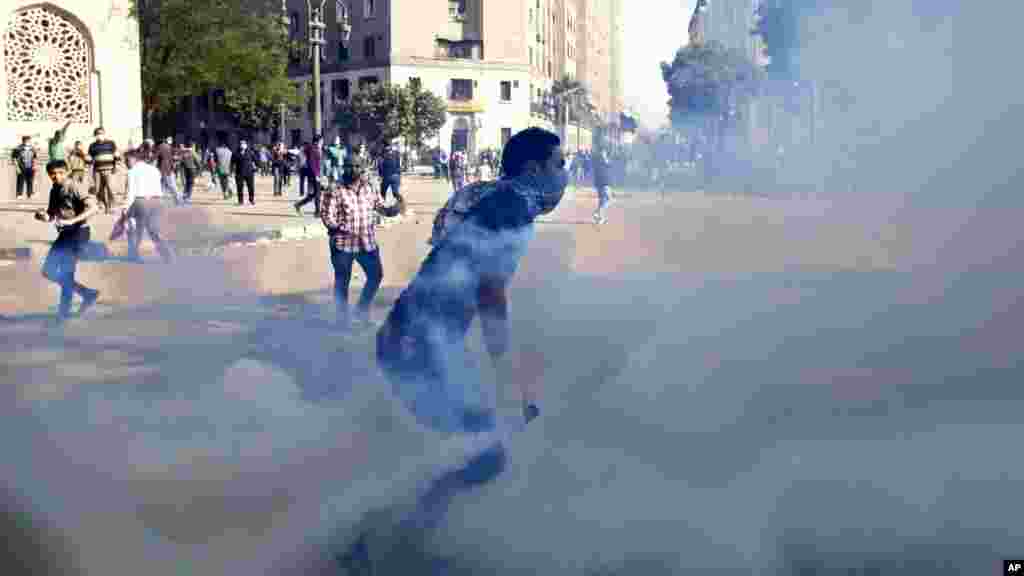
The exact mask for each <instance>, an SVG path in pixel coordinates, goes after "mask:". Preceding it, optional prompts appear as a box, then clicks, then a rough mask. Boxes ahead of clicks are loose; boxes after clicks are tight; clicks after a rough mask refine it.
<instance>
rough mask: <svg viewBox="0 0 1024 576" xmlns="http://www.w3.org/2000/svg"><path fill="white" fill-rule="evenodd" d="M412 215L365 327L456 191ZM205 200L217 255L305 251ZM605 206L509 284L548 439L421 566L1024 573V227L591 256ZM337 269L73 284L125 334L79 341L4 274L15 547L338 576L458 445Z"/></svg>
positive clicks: (818, 222) (916, 227)
mask: <svg viewBox="0 0 1024 576" xmlns="http://www.w3.org/2000/svg"><path fill="white" fill-rule="evenodd" d="M409 188H410V191H409V197H410V199H411V201H412V202H413V208H414V210H415V212H416V213H417V215H418V216H419V222H417V221H416V219H415V218H414V219H412V220H409V221H405V222H401V223H398V224H395V225H393V226H391V227H389V228H388V229H386V230H384V231H383V232H382V234H383V242H384V245H383V247H382V251H383V254H384V255H385V260H387V259H389V258H390V259H392V260H393V261H395V262H397V263H395V264H391V268H390V271H389V272H388V274H389V277H388V278H387V280H386V282H385V284H386V286H385V288H384V290H383V291H382V294H381V295H380V297H379V299H378V307H377V308H376V309H375V311H374V314H375V315H377V316H380V315H381V314H383V313H384V312H385V306H387V305H388V304H389V303H390V302H391V301H392V300H393V299H394V297H395V296H396V295H397V290H398V288H399V287H400V286H401V285H402V283H403V282H404V280H405V279H406V278H407V277H408V275H409V274H411V273H412V272H413V271H414V270H415V265H416V264H417V263H418V260H419V258H421V257H422V254H424V253H425V246H424V241H425V239H426V237H427V235H428V233H429V220H430V218H429V216H430V213H431V212H432V211H433V210H435V209H436V207H437V205H438V204H439V202H440V197H441V196H442V195H443V193H444V191H443V189H441V188H434V187H431V186H430V185H429V184H428V183H417V184H412V185H410V186H409ZM430 194H436V196H433V197H432V196H430ZM264 195H265V193H264ZM201 203H202V205H203V207H204V210H203V213H204V214H210V216H208V218H209V221H213V222H217V223H218V224H217V226H218V227H219V226H223V228H217V227H215V228H217V229H224V230H228V229H232V230H239V229H249V228H251V227H258V226H264V225H270V226H273V225H275V222H277V220H275V219H280V220H285V219H293V220H298V218H297V217H294V216H289V215H288V207H287V205H286V204H285V203H284V202H281V201H278V202H273V201H270V200H268V199H266V198H265V197H263V196H261V198H260V199H258V202H257V206H256V207H255V208H249V207H246V208H244V209H237V208H234V207H231V206H217V205H218V204H220V202H219V201H217V200H216V199H214V198H208V197H204V198H202V199H201ZM592 203H593V199H592V197H591V196H590V195H588V194H587V193H586V192H583V193H581V194H579V195H577V197H573V198H570V199H569V200H567V201H566V203H565V204H564V205H563V206H562V207H560V208H559V210H558V211H557V212H556V213H554V214H552V215H551V216H550V217H549V218H546V219H545V222H543V223H542V224H541V225H540V226H539V227H538V237H537V242H536V243H535V244H534V245H533V246H532V248H531V252H530V253H529V254H528V256H527V258H526V260H525V261H524V265H523V270H522V274H521V275H520V276H518V277H517V280H516V283H515V285H514V287H513V292H512V295H511V300H512V310H513V322H514V324H513V334H514V341H515V343H516V354H517V355H518V357H519V358H520V362H521V364H522V365H523V366H528V367H530V370H528V374H530V375H531V376H532V379H534V380H535V383H534V384H535V385H537V386H539V387H541V388H542V389H543V390H544V404H543V410H544V412H543V415H542V417H541V419H540V420H538V421H537V423H535V424H534V425H532V426H531V428H530V429H529V430H527V431H526V432H524V433H523V434H521V435H519V436H517V437H516V438H515V439H514V440H513V445H512V448H511V465H510V470H509V471H508V473H507V474H506V475H505V476H504V477H503V478H502V479H501V480H500V481H498V482H497V483H495V484H494V485H493V486H489V487H487V488H484V489H481V490H480V491H478V492H476V493H474V494H472V495H469V496H467V497H465V498H464V499H463V500H461V501H460V502H459V503H458V504H457V506H456V509H455V510H454V513H453V515H452V517H451V519H450V522H449V523H448V524H447V525H446V526H445V527H444V529H443V530H442V531H441V532H439V533H438V534H436V535H433V536H432V539H431V542H430V548H431V550H433V551H434V552H435V553H436V554H438V555H440V556H444V557H448V558H450V559H451V560H452V562H453V563H454V564H455V565H456V567H455V568H453V569H452V571H451V572H450V573H452V574H455V573H474V574H483V573H488V574H527V573H529V574H564V573H578V574H582V573H583V572H582V571H583V569H584V568H594V567H596V566H598V565H604V566H607V567H610V568H615V567H619V568H621V569H622V571H623V573H648V574H660V573H673V572H672V571H670V570H669V567H674V568H677V569H683V570H686V571H689V572H688V573H694V571H697V572H706V571H710V570H711V569H717V570H719V572H718V573H729V574H750V573H763V574H778V573H800V571H801V570H808V569H812V570H815V572H814V573H817V574H847V573H848V572H847V568H850V567H854V566H857V567H863V566H864V565H865V562H868V563H869V564H870V565H873V566H875V567H876V568H877V570H878V572H877V573H879V574H901V573H906V571H907V570H910V571H912V572H913V571H914V568H913V567H910V568H908V567H907V566H906V565H905V564H904V562H905V561H906V560H907V559H910V558H913V559H920V558H934V559H935V565H936V566H938V567H939V568H940V571H938V572H935V573H942V574H976V573H986V572H985V571H986V570H988V569H989V567H990V566H992V565H994V564H993V563H994V562H995V561H996V560H998V559H999V558H1000V557H1001V556H1012V555H1014V554H1017V555H1019V554H1020V549H1019V548H1020V546H1019V545H1020V542H1021V541H1024V534H1022V529H1021V527H1020V524H1019V523H1018V522H1016V521H1015V520H1014V519H1015V518H1016V517H1019V515H1020V513H1021V512H1022V510H1021V508H1022V506H1024V503H1022V502H1021V501H1020V499H1019V498H1018V497H1017V491H1018V490H1017V486H1019V482H1020V481H1021V480H1024V467H1022V466H1021V465H1020V464H1018V463H1016V459H1015V458H1013V455H1014V454H1015V453H1016V451H1017V449H1016V445H1017V444H1018V443H1019V442H1018V441H1017V439H1018V438H1019V437H1020V435H1021V432H1022V428H1021V424H1020V407H1021V406H1022V403H1021V402H1022V400H1024V392H1022V391H1021V389H1020V387H1019V383H1020V382H1021V381H1024V379H1022V378H1021V369H1020V367H1021V366H1022V365H1024V362H1022V350H1021V346H1020V342H1021V339H1020V337H1019V334H1020V332H1019V326H1020V325H1021V320H1022V309H1021V306H1020V301H1019V299H1018V298H1017V295H1018V294H1019V293H1020V288H1021V286H1022V284H1024V283H1022V280H1024V279H1022V277H1021V275H1020V274H1019V273H1018V272H1017V271H1016V269H1015V267H1014V266H1013V265H1011V264H1012V263H1013V262H1014V261H1015V258H1013V255H1014V252H1013V248H1014V246H1016V243H1015V241H1011V240H1009V239H1010V238H1012V236H1011V235H1010V234H1011V232H1012V230H1013V227H1012V224H1013V222H1014V221H1015V220H1016V219H1017V218H1018V217H1019V214H1007V213H1002V214H986V215H984V218H983V217H982V216H981V215H975V216H974V219H973V223H972V224H970V225H965V224H964V223H963V222H960V221H959V220H957V219H956V218H955V216H956V213H955V212H953V211H950V210H946V209H942V208H924V207H921V208H914V209H910V208H906V207H900V206H895V205H885V204H875V205H873V206H864V207H861V208H860V209H857V208H856V207H855V206H853V205H852V203H845V204H844V203H839V202H824V201H806V200H804V201H796V200H786V201H781V200H765V199H750V198H739V197H706V196H699V195H696V194H687V195H678V196H674V197H672V198H670V199H669V200H668V201H667V202H664V203H662V202H659V201H657V200H656V199H655V198H654V197H651V196H646V195H643V194H637V195H633V196H630V197H626V198H622V199H620V201H619V202H618V203H617V204H616V205H615V206H614V207H613V208H612V210H611V213H610V215H611V218H612V221H611V222H610V223H609V224H608V225H606V226H603V227H596V226H593V225H591V224H589V223H588V216H589V211H590V210H591V209H592V205H593V204H592ZM14 209H17V210H20V209H21V208H20V207H15V208H14ZM233 212H239V213H240V214H237V215H236V214H232V213H233ZM8 217H9V214H5V215H4V219H5V222H6V219H7V218H8ZM221 219H222V220H221ZM310 219H311V218H310ZM220 222H223V224H220ZM265 223H266V224H265ZM925 224H927V225H925ZM233 226H234V227H236V228H232V227H233ZM46 228H47V227H45V226H43V227H41V229H40V230H41V231H40V232H39V233H38V239H39V241H45V240H46V238H47V236H46V233H47V232H48V230H47V229H46ZM17 229H18V230H21V228H17ZM33 234H35V232H33ZM19 238H21V239H27V238H28V237H27V236H22V237H19ZM992 238H996V240H991V239H992ZM323 244H324V243H323V241H305V242H285V243H280V244H272V245H261V246H249V247H245V246H243V247H238V248H234V249H232V250H225V251H224V252H223V253H222V254H219V255H215V256H212V257H190V258H185V259H183V260H182V261H181V262H179V263H178V264H176V265H175V266H171V267H166V266H163V265H161V264H158V263H152V264H145V265H141V266H139V265H129V264H124V263H117V262H96V263H89V264H86V265H85V266H84V268H86V271H85V274H86V276H85V278H87V279H89V278H91V279H96V280H97V281H99V279H100V278H101V277H103V276H106V277H109V278H113V279H110V280H108V284H107V285H106V287H105V294H108V295H109V300H108V304H107V305H105V306H102V307H100V308H99V309H98V310H97V311H96V313H95V315H94V316H92V317H89V318H83V319H79V320H76V321H73V322H72V323H71V324H70V325H69V326H68V327H67V328H66V330H64V331H63V332H62V333H58V332H55V331H53V330H51V329H49V328H48V327H47V326H46V323H45V317H44V316H43V313H45V312H47V309H46V306H48V305H49V306H52V303H53V302H55V300H56V291H55V289H53V288H52V287H49V286H47V285H46V284H44V283H42V282H41V281H40V280H38V278H37V275H38V271H37V264H38V263H22V264H17V265H12V266H7V267H4V268H2V269H0V283H2V284H3V286H4V289H3V293H4V295H5V298H6V300H4V302H5V303H6V304H5V305H6V306H9V307H5V308H4V309H3V311H0V314H2V317H0V335H2V336H0V338H2V340H0V341H2V342H3V344H2V345H0V357H2V359H3V363H4V367H5V370H4V374H5V376H6V377H5V378H4V383H5V386H3V387H2V388H0V389H2V390H3V393H4V394H5V396H4V398H3V403H2V405H3V406H4V409H5V414H4V421H5V423H6V424H7V429H6V431H7V434H5V436H4V448H5V451H6V453H8V454H9V457H8V458H7V459H6V461H5V463H4V466H5V467H6V468H5V470H4V472H3V477H5V478H9V479H11V481H10V483H9V486H8V488H7V490H8V492H9V493H10V494H11V495H12V496H11V498H9V499H8V501H9V506H8V507H9V509H10V510H9V512H8V513H7V517H9V518H11V521H10V522H9V523H8V526H7V527H5V528H4V529H5V530H6V531H12V526H15V525H17V524H14V522H15V518H21V517H24V515H25V514H28V511H31V518H32V520H33V522H35V523H36V529H37V530H38V531H39V533H41V534H42V533H45V534H47V535H46V536H45V537H41V540H42V544H40V546H48V547H49V548H48V549H46V550H45V551H39V553H38V556H40V557H41V558H40V562H42V558H44V557H49V558H50V559H51V560H50V562H51V568H50V569H49V570H50V572H49V573H54V574H58V573H59V574H74V573H82V574H127V573H147V574H181V573H188V574H204V575H205V574H209V575H211V576H213V575H221V574H231V575H235V574H238V575H241V574H254V573H261V574H290V573H303V574H311V573H318V570H319V568H322V567H323V566H325V565H328V564H330V557H329V555H328V556H327V557H320V556H318V553H320V552H323V551H325V550H327V551H331V550H334V551H336V550H339V549H341V548H343V547H344V545H345V543H346V542H347V541H348V540H347V538H348V537H349V536H348V535H349V533H350V532H351V530H352V528H353V527H354V526H356V525H359V524H360V522H361V519H362V520H364V521H365V519H366V518H373V517H374V515H373V514H370V515H369V516H364V513H365V512H367V511H370V510H377V509H380V508H385V509H386V508H390V507H395V506H398V507H401V506H402V505H403V504H402V502H403V500H404V499H407V497H408V494H410V493H411V491H412V488H413V487H414V486H415V485H416V484H417V483H418V482H420V481H422V478H423V476H422V475H423V474H424V473H425V472H424V471H425V470H426V465H427V462H429V460H430V457H431V454H432V452H431V451H436V450H437V449H438V448H437V447H438V446H439V439H438V438H436V437H433V436H430V435H423V434H420V433H419V432H418V430H417V428H416V427H415V425H414V424H413V423H412V422H410V421H409V418H408V416H407V415H406V414H405V412H404V411H403V410H401V409H400V407H398V406H396V405H395V404H394V403H393V401H392V400H391V398H390V395H389V394H388V390H387V386H386V385H385V384H384V383H383V382H382V381H381V379H380V377H379V375H378V374H377V372H376V370H375V368H374V367H373V363H372V350H371V339H370V337H369V335H364V336H362V337H356V338H342V337H341V336H340V335H338V334H337V332H335V331H334V330H333V329H332V327H331V325H330V323H329V322H328V319H329V318H330V317H331V315H332V313H333V308H332V306H331V305H330V301H329V296H328V293H327V288H328V287H329V276H328V270H329V266H328V264H327V263H326V251H325V250H324V249H323ZM979 250H987V251H989V252H988V253H991V254H993V256H991V257H986V258H982V257H981V256H980V252H979ZM968 262H984V266H972V267H971V268H968V267H967V266H966V263H968ZM968 270H969V271H970V273H969V274H965V273H964V272H965V271H968ZM354 289H355V287H354ZM477 339H478V336H475V337H474V338H473V346H475V347H479V346H480V344H479V342H478V340H477ZM510 397H511V392H510V391H507V390H506V391H500V392H499V393H498V401H499V403H500V405H501V406H502V407H503V408H504V409H505V411H506V413H508V412H509V411H510V410H511V408H510V407H511V405H512V404H513V402H512V400H511V399H510ZM19 513H20V514H21V516H18V514H19ZM19 521H20V520H19ZM392 544H393V542H391V541H390V540H388V537H387V536H386V535H383V536H380V537H379V539H378V541H376V542H371V547H374V546H375V548H374V550H376V551H377V553H378V554H382V552H380V551H381V550H387V549H389V547H390V546H391V545H392ZM62 559H63V560H62ZM408 560H409V562H411V563H415V562H416V561H417V559H416V557H409V558H408ZM61 561H63V562H65V565H64V566H57V564H59V563H60V562H61ZM872 563H873V564H872ZM69 565H70V566H74V567H77V570H78V571H77V572H76V570H75V569H74V568H68V567H67V566H69ZM53 566H56V567H53ZM943 566H945V568H943ZM297 567H301V569H300V568H297ZM662 568H665V569H664V570H662ZM921 568H924V566H923V565H922V566H921ZM43 573H46V572H43ZM322 573H330V572H328V571H326V569H325V570H324V571H323V572H322ZM335 573H337V572H335ZM396 573H416V572H415V568H410V567H406V568H405V569H404V570H399V571H398V572H396ZM914 573H922V572H920V571H918V572H914Z"/></svg>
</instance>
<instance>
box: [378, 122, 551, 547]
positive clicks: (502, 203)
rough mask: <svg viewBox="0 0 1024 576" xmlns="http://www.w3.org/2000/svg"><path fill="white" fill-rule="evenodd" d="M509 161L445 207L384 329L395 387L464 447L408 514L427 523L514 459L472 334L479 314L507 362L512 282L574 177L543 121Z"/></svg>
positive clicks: (455, 445) (423, 419) (495, 352)
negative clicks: (539, 224) (473, 362)
mask: <svg viewBox="0 0 1024 576" xmlns="http://www.w3.org/2000/svg"><path fill="white" fill-rule="evenodd" d="M502 166H503V170H504V174H503V176H502V178H501V179H500V180H496V181H492V182H481V183H478V184H475V185H472V186H469V187H467V188H464V189H462V190H460V191H459V192H458V193H456V194H455V196H454V197H453V198H452V199H451V200H450V201H449V203H448V205H446V206H445V208H444V209H442V211H441V212H440V213H439V214H438V217H437V221H436V222H435V226H434V235H433V238H432V243H433V248H432V250H431V252H430V254H429V255H428V256H427V258H426V260H425V261H424V262H423V264H422V266H421V268H420V270H419V273H418V274H417V275H416V277H415V278H414V279H413V280H412V282H411V283H410V284H409V286H408V287H407V288H406V289H405V291H404V292H402V294H401V296H399V298H398V300H397V301H396V302H395V304H394V307H393V308H392V310H391V313H390V314H389V315H388V318H387V321H386V322H385V324H384V325H383V326H382V327H381V329H380V330H379V331H378V333H377V360H378V364H379V365H380V367H381V369H382V371H383V372H384V374H385V376H386V377H387V379H388V380H389V381H390V383H391V385H392V388H393V391H394V393H395V395H396V396H397V397H398V398H399V399H400V400H401V401H402V402H403V404H404V405H405V406H406V407H407V408H408V409H409V410H410V411H411V412H412V414H413V415H414V416H415V417H416V419H417V421H418V422H419V423H420V424H421V425H422V426H425V427H429V428H432V429H434V430H437V431H440V432H442V433H446V434H450V435H451V436H452V437H451V439H450V440H449V441H448V442H449V443H450V444H449V446H451V447H452V449H453V450H454V451H455V453H456V454H455V457H454V460H455V461H456V462H455V464H454V469H452V468H447V469H444V470H442V474H441V476H440V477H438V479H437V480H436V481H435V482H434V483H433V485H432V486H431V488H430V489H429V490H428V491H427V492H426V493H425V494H424V495H422V496H421V497H420V500H419V504H418V508H417V511H416V512H415V513H414V515H413V516H414V518H411V519H408V520H406V521H407V522H413V523H414V524H415V525H416V526H419V527H422V528H430V527H433V526H436V525H437V523H438V522H440V521H441V520H442V519H443V517H444V514H445V512H446V510H447V508H448V503H449V502H450V501H451V498H452V497H454V496H455V495H456V494H457V493H459V492H461V491H463V490H465V489H468V488H470V487H472V486H474V485H479V484H483V483H486V482H489V481H491V480H493V479H494V478H495V477H496V476H497V475H498V474H500V473H501V471H502V470H503V469H504V467H505V447H504V443H503V441H502V440H501V436H500V431H499V430H498V423H497V417H496V414H495V409H494V407H492V406H485V405H484V401H483V398H484V395H483V394H482V392H483V390H482V382H481V380H482V379H481V375H480V374H478V373H476V371H474V370H472V369H470V368H469V367H468V366H469V365H470V363H468V362H466V354H467V349H466V345H465V336H466V333H467V331H468V330H469V327H470V324H471V323H472V321H473V318H474V317H475V316H476V315H477V314H479V315H480V320H481V325H482V328H483V330H482V332H483V335H484V341H485V344H486V348H487V351H488V353H489V355H490V357H491V360H492V362H493V363H494V365H495V367H496V369H497V370H498V371H499V373H500V374H503V373H504V372H505V371H507V369H508V367H506V366H504V365H503V363H502V362H501V358H502V357H503V356H504V355H505V352H506V350H507V349H508V347H509V333H508V330H509V328H508V298H507V296H506V287H507V286H508V284H509V282H510V280H511V279H512V276H513V275H514V274H515V271H516V268H517V266H518V264H519V259H520V258H521V256H522V255H523V253H524V252H525V251H526V247H527V244H528V243H529V240H530V238H531V236H532V231H533V222H534V220H535V219H536V218H537V217H538V216H540V215H542V214H547V213H549V212H551V211H552V210H554V209H555V207H556V206H557V205H558V203H559V202H560V201H561V200H562V196H563V195H564V193H565V187H566V185H567V183H568V172H567V171H566V169H565V159H564V157H563V156H562V152H561V142H560V140H559V138H558V136H557V135H555V134H553V133H551V132H549V131H547V130H543V129H540V128H528V129H526V130H524V131H522V132H519V133H518V134H516V135H515V136H513V137H512V138H511V139H510V140H509V141H508V144H507V145H506V147H505V150H504V154H503V157H502ZM502 380H505V378H502ZM522 384H524V385H525V384H526V382H522ZM521 394H522V406H523V408H522V410H523V417H524V419H525V421H526V422H529V421H531V420H533V419H534V418H535V417H537V416H538V415H539V413H540V410H539V409H538V407H537V400H536V399H535V398H532V397H530V393H529V392H528V391H527V390H526V387H525V386H523V389H522V390H521ZM445 467H447V465H445Z"/></svg>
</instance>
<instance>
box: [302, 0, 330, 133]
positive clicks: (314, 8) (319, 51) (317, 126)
mask: <svg viewBox="0 0 1024 576" xmlns="http://www.w3.org/2000/svg"><path fill="white" fill-rule="evenodd" d="M326 3H327V0H306V10H307V14H308V15H309V50H310V58H312V60H313V106H314V107H313V135H314V136H316V135H317V134H322V133H323V122H322V116H323V106H322V103H321V102H320V59H321V58H322V57H323V49H324V30H326V29H327V25H326V24H324V4H326Z"/></svg>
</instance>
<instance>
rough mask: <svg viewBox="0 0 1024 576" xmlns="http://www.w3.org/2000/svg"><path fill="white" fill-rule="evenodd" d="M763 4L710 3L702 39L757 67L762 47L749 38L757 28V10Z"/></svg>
mask: <svg viewBox="0 0 1024 576" xmlns="http://www.w3.org/2000/svg"><path fill="white" fill-rule="evenodd" d="M762 1H763V0H714V1H712V2H708V3H707V9H706V10H707V11H706V12H705V14H704V37H705V39H706V40H716V41H718V42H721V43H722V44H724V45H725V46H726V47H727V48H732V49H733V50H736V51H737V52H739V53H741V54H743V55H744V56H746V57H748V58H750V60H751V61H752V62H755V63H761V62H762V60H763V58H764V55H763V45H762V43H761V39H760V38H759V37H758V36H755V35H753V34H751V31H752V30H753V29H754V28H755V26H756V25H757V21H756V14H757V8H758V6H760V5H761V3H762Z"/></svg>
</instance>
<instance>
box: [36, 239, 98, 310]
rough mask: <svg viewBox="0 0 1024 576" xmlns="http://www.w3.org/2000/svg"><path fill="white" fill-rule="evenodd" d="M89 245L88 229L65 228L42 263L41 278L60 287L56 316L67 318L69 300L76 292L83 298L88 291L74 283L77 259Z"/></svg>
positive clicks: (69, 308) (69, 305) (69, 307)
mask: <svg viewBox="0 0 1024 576" xmlns="http://www.w3.org/2000/svg"><path fill="white" fill-rule="evenodd" d="M88 243H89V228H88V227H82V226H76V227H74V228H65V229H64V230H61V231H60V233H59V234H57V240H55V241H54V242H53V246H51V247H50V251H49V253H47V254H46V260H45V261H44V262H43V277H44V278H46V279H47V280H49V281H51V282H53V283H55V284H57V285H58V286H60V305H59V307H58V311H57V315H58V316H59V317H61V318H67V317H68V315H70V313H71V299H72V298H73V297H74V295H75V293H76V292H77V293H78V295H79V296H82V297H84V296H85V294H86V293H87V292H89V289H88V288H86V287H85V286H82V285H81V284H79V283H78V282H75V270H77V268H78V258H79V257H80V256H81V254H82V250H83V249H84V248H85V247H86V245H87V244H88Z"/></svg>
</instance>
